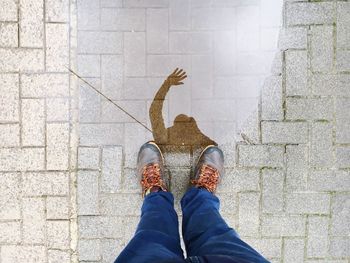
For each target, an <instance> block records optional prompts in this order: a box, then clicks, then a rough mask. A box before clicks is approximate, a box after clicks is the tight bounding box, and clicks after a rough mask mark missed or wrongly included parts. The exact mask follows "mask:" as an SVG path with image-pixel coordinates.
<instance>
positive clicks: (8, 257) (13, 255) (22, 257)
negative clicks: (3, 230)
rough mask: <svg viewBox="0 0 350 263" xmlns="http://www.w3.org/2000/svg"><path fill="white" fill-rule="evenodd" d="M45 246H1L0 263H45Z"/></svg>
mask: <svg viewBox="0 0 350 263" xmlns="http://www.w3.org/2000/svg"><path fill="white" fill-rule="evenodd" d="M45 253H46V248H45V246H17V245H11V246H6V245H5V246H1V263H11V262H21V261H25V262H28V263H45V262H46V261H45Z"/></svg>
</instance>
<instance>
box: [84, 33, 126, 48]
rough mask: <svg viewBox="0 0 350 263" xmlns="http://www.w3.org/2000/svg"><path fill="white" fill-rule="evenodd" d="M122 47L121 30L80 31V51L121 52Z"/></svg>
mask: <svg viewBox="0 0 350 263" xmlns="http://www.w3.org/2000/svg"><path fill="white" fill-rule="evenodd" d="M122 47H123V35H122V33H121V32H101V31H78V53H81V54H119V53H122Z"/></svg>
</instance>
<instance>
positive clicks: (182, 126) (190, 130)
mask: <svg viewBox="0 0 350 263" xmlns="http://www.w3.org/2000/svg"><path fill="white" fill-rule="evenodd" d="M186 78H187V75H186V72H185V71H184V70H183V69H178V68H176V69H175V70H174V72H173V73H171V74H170V75H169V76H168V77H167V79H166V80H165V81H164V82H163V84H162V86H161V87H160V88H159V90H158V92H157V93H156V95H155V97H154V99H153V102H152V104H151V108H150V111H149V114H150V119H151V124H152V130H153V137H154V140H155V142H156V143H157V144H160V145H178V146H207V145H211V144H215V145H216V142H214V141H213V140H211V139H210V138H209V137H208V136H206V135H204V134H203V133H202V132H201V130H200V129H199V128H198V126H197V123H196V121H195V119H194V118H193V117H189V116H187V115H185V114H180V115H178V116H176V118H175V120H174V124H173V126H171V127H169V128H165V124H164V119H163V115H162V110H163V104H164V100H165V97H166V95H167V93H168V91H169V90H170V88H171V86H179V85H182V84H184V83H183V80H184V79H186Z"/></svg>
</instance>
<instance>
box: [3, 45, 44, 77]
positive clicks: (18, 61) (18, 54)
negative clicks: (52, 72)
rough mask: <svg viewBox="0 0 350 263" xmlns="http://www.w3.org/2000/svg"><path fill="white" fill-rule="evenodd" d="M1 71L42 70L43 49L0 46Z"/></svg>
mask: <svg viewBox="0 0 350 263" xmlns="http://www.w3.org/2000/svg"><path fill="white" fill-rule="evenodd" d="M0 57H1V58H2V59H1V60H0V71H1V72H14V71H16V72H17V71H20V72H38V71H42V70H44V51H43V50H42V49H26V48H21V49H17V48H16V49H7V48H0Z"/></svg>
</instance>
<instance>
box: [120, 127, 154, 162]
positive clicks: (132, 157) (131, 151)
mask: <svg viewBox="0 0 350 263" xmlns="http://www.w3.org/2000/svg"><path fill="white" fill-rule="evenodd" d="M124 134H125V135H124V139H125V145H128V147H124V167H128V168H136V162H137V155H138V152H139V150H140V147H141V145H142V144H144V143H145V142H146V141H150V140H153V137H150V136H152V134H151V133H150V132H148V131H147V130H146V129H145V128H143V127H142V126H141V125H139V124H138V123H125V125H124ZM147 135H148V137H147Z"/></svg>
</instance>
